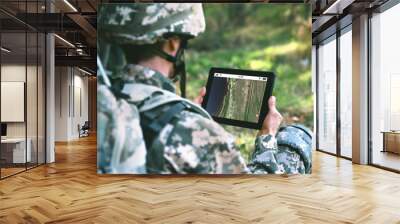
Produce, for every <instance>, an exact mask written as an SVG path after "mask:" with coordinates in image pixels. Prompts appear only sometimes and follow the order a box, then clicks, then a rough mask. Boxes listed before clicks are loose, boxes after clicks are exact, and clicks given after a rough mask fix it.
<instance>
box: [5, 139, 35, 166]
mask: <svg viewBox="0 0 400 224" xmlns="http://www.w3.org/2000/svg"><path fill="white" fill-rule="evenodd" d="M26 142H27V143H28V144H27V146H28V147H26V153H25V138H6V139H1V157H2V159H4V160H5V161H6V163H25V162H30V161H31V158H32V154H31V145H32V141H31V139H30V138H27V139H26ZM11 158H12V159H11ZM25 159H26V161H25Z"/></svg>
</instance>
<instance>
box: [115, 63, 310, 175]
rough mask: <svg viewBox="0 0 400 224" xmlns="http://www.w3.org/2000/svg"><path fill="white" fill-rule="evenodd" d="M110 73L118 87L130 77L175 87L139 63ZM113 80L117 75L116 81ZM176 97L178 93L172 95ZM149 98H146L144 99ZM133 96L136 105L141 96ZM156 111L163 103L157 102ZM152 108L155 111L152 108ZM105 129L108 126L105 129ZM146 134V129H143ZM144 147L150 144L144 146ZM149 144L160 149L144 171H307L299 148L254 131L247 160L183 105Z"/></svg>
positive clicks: (228, 137) (212, 126)
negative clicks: (154, 164) (155, 164)
mask: <svg viewBox="0 0 400 224" xmlns="http://www.w3.org/2000/svg"><path fill="white" fill-rule="evenodd" d="M113 77H115V78H116V79H114V83H113V85H114V84H115V82H116V83H117V84H116V85H115V86H119V87H120V88H121V89H123V87H124V85H128V84H129V83H142V84H146V85H148V86H149V87H152V88H153V87H158V88H160V89H164V90H168V91H171V92H174V85H173V83H172V82H171V81H170V80H169V79H167V78H165V77H164V76H163V75H162V74H160V73H158V72H157V71H154V70H152V69H150V68H146V67H143V66H140V65H128V66H127V67H126V69H125V70H122V71H120V72H118V73H117V74H115V75H114V76H113ZM115 80H117V81H115ZM177 97H178V96H177ZM146 100H151V99H149V98H147V99H144V101H146ZM144 101H143V102H137V101H136V102H135V103H134V104H135V105H136V106H137V107H138V109H139V110H140V106H141V105H145V104H146V102H144ZM157 110H159V111H158V113H163V112H165V111H167V110H168V105H165V106H163V107H158V108H157ZM153 112H154V111H153ZM107 131H112V130H111V129H107ZM144 135H146V133H144ZM147 150H149V149H147ZM152 150H156V151H159V152H162V153H163V157H164V161H165V163H164V164H163V166H162V167H160V169H157V170H154V169H151V170H149V169H147V172H149V173H162V174H170V173H179V174H187V173H197V174H217V173H218V174H234V173H236V174H237V173H256V174H267V173H268V174H284V173H285V174H296V173H307V172H308V170H306V169H305V165H304V161H303V159H302V157H301V156H300V155H299V153H298V152H297V151H295V150H293V149H291V148H290V147H278V144H277V140H276V138H275V137H274V136H271V135H262V136H258V137H257V138H256V141H255V149H254V152H253V154H252V156H251V161H250V163H249V164H248V165H246V163H245V161H244V159H243V157H242V156H241V154H240V152H239V150H238V147H237V146H236V145H235V138H234V137H233V136H232V135H231V134H229V133H227V132H226V131H225V130H224V129H223V128H222V127H221V126H220V125H219V124H217V123H216V122H214V121H212V120H211V119H208V118H206V117H204V116H201V115H200V114H197V113H195V112H192V111H182V112H181V113H179V114H177V116H175V118H174V119H172V121H171V122H170V123H169V124H167V125H166V126H165V127H164V128H163V129H162V130H161V131H160V133H159V134H158V136H156V138H155V140H154V142H153V144H152Z"/></svg>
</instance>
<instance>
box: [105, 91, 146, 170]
mask: <svg viewBox="0 0 400 224" xmlns="http://www.w3.org/2000/svg"><path fill="white" fill-rule="evenodd" d="M97 99H98V100H97V108H98V110H97V125H98V131H97V164H98V167H97V168H98V173H116V174H132V173H146V167H145V162H146V146H145V144H144V140H143V134H142V130H141V128H140V124H139V112H138V109H137V108H136V107H135V106H134V105H132V104H129V103H127V102H126V101H125V100H124V99H116V98H115V96H114V94H113V93H112V92H111V91H110V89H109V87H108V86H106V85H103V84H99V86H98V89H97Z"/></svg>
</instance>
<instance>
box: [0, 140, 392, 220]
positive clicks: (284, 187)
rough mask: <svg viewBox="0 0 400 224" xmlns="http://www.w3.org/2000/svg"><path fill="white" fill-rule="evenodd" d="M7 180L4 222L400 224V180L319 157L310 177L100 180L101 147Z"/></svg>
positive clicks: (91, 143) (1, 200) (68, 151)
mask: <svg viewBox="0 0 400 224" xmlns="http://www.w3.org/2000/svg"><path fill="white" fill-rule="evenodd" d="M56 151H57V153H56V158H57V161H56V163H55V164H51V165H46V166H42V167H39V168H36V169H33V170H30V171H28V172H26V173H22V174H19V175H17V176H14V177H11V178H8V179H5V180H2V181H0V223H43V222H48V223H374V224H375V223H400V175H398V174H395V173H391V172H387V171H384V170H380V169H377V168H374V167H368V166H359V165H352V164H351V162H349V161H347V160H343V159H337V158H335V157H333V156H330V155H326V154H323V153H319V152H316V153H314V164H313V165H314V169H313V174H312V175H308V176H290V177H283V176H273V175H269V176H224V177H217V176H201V177H199V176H191V177H180V176H178V177H177V176H175V177H150V176H147V177H146V176H145V177H143V176H129V175H125V176H99V175H97V174H96V140H95V138H93V137H91V138H85V139H83V140H81V141H77V142H71V143H69V144H58V145H57V150H56Z"/></svg>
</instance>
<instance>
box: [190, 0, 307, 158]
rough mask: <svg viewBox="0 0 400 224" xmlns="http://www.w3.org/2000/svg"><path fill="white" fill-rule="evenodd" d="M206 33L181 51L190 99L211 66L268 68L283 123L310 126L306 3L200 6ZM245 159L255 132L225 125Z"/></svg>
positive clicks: (198, 88)
mask: <svg viewBox="0 0 400 224" xmlns="http://www.w3.org/2000/svg"><path fill="white" fill-rule="evenodd" d="M204 10H205V16H206V25H207V27H206V32H205V33H204V34H202V35H200V36H199V37H198V38H196V39H195V40H192V41H191V42H190V46H189V50H188V51H187V53H186V61H187V73H188V86H187V93H188V97H189V98H194V97H196V96H197V95H198V92H199V90H200V88H201V87H202V86H205V84H206V82H207V77H208V71H209V69H210V68H211V67H227V68H241V69H251V70H263V71H272V72H274V73H275V74H276V76H277V79H276V83H275V88H274V93H273V94H274V95H275V96H276V97H277V105H278V110H279V111H280V112H281V113H282V115H283V116H284V118H285V121H284V122H285V123H293V122H294V123H302V124H304V125H306V126H308V127H310V128H312V126H313V95H312V92H311V58H310V57H311V30H310V29H311V12H310V8H309V6H308V5H307V4H204ZM226 128H227V129H228V131H230V132H231V133H232V134H235V135H236V136H237V137H238V140H237V143H238V146H239V148H240V151H241V152H242V154H243V156H245V157H247V156H248V155H249V153H250V152H251V150H252V149H253V145H254V138H255V135H256V131H254V130H243V129H242V128H234V127H226Z"/></svg>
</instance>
